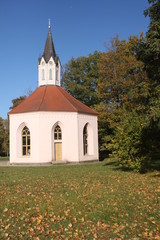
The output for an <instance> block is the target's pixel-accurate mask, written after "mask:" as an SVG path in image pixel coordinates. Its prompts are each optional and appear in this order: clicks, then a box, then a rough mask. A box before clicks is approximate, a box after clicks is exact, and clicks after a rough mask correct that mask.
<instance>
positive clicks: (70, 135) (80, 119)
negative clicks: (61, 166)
mask: <svg viewBox="0 0 160 240" xmlns="http://www.w3.org/2000/svg"><path fill="white" fill-rule="evenodd" d="M9 120H10V163H11V164H14V163H15V164H16V163H28V164H29V163H49V162H53V161H54V128H55V127H56V125H57V124H58V125H59V126H60V127H61V130H62V160H63V161H67V162H80V161H89V160H98V130H97V116H92V115H85V114H78V113H76V112H73V113H72V112H34V113H19V114H11V115H10V116H9ZM86 123H87V124H88V131H89V136H88V141H89V151H88V154H87V155H84V154H83V128H84V126H85V124H86ZM24 126H27V127H28V128H29V130H30V136H31V154H30V156H22V135H21V134H22V129H23V128H24ZM59 161H60V160H59Z"/></svg>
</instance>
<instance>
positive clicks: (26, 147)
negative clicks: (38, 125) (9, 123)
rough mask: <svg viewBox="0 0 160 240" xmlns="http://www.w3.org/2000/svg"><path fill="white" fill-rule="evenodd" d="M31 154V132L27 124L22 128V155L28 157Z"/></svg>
mask: <svg viewBox="0 0 160 240" xmlns="http://www.w3.org/2000/svg"><path fill="white" fill-rule="evenodd" d="M30 155H31V134H30V130H29V128H28V127H27V126H25V127H24V128H23V129H22V156H23V157H28V156H30Z"/></svg>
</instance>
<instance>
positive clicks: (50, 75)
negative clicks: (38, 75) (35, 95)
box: [49, 69, 52, 80]
mask: <svg viewBox="0 0 160 240" xmlns="http://www.w3.org/2000/svg"><path fill="white" fill-rule="evenodd" d="M49 80H52V69H49Z"/></svg>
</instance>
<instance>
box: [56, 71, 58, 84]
mask: <svg viewBox="0 0 160 240" xmlns="http://www.w3.org/2000/svg"><path fill="white" fill-rule="evenodd" d="M56 81H58V68H56Z"/></svg>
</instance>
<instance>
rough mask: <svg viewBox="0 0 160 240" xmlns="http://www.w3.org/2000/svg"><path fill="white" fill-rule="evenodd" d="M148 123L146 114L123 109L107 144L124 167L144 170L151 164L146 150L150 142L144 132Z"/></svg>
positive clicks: (138, 170) (139, 170)
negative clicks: (113, 133) (146, 139)
mask: <svg viewBox="0 0 160 240" xmlns="http://www.w3.org/2000/svg"><path fill="white" fill-rule="evenodd" d="M146 125H147V119H146V116H142V115H139V114H137V113H136V112H134V111H126V110H125V109H123V115H122V116H121V121H120V123H119V125H118V126H117V127H116V128H115V135H114V136H113V137H112V138H111V139H110V142H108V144H107V145H106V147H109V148H110V149H111V150H112V154H111V156H112V157H114V158H116V159H117V160H118V162H119V165H120V166H121V167H122V168H124V169H130V170H134V171H137V172H144V171H145V170H146V169H147V167H148V166H149V164H150V161H151V158H150V155H149V152H148V151H146V147H147V146H146V145H148V144H147V142H146V141H145V138H144V134H143V132H144V131H145V127H146Z"/></svg>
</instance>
